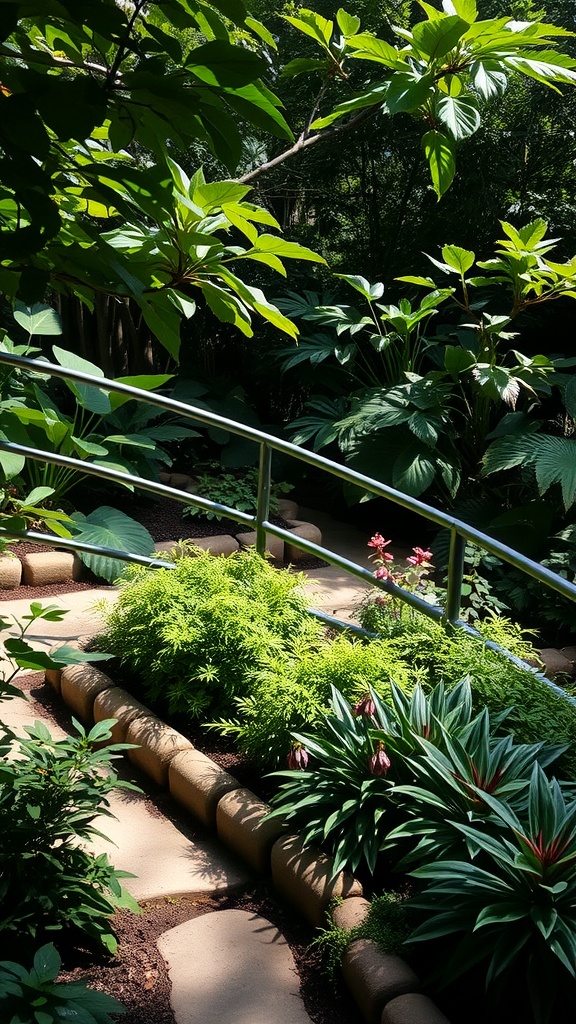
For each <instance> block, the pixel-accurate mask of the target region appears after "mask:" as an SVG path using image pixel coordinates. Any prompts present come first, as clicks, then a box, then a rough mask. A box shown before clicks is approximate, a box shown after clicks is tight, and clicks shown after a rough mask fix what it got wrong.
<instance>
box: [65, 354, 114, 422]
mask: <svg viewBox="0 0 576 1024" xmlns="http://www.w3.org/2000/svg"><path fill="white" fill-rule="evenodd" d="M52 351H53V353H54V358H55V359H56V362H58V363H60V366H64V367H66V369H69V370H79V371H80V372H81V373H89V374H90V375H91V376H92V377H103V376H104V373H103V371H102V370H101V369H100V367H99V366H95V365H94V363H90V362H89V361H88V360H87V359H82V358H81V357H80V356H77V355H76V354H75V353H74V352H66V351H65V349H63V348H59V347H58V346H57V345H54V346H53V348H52ZM66 384H67V386H68V387H69V388H70V391H71V392H72V394H73V395H74V396H75V398H76V401H77V402H78V404H79V405H81V406H82V408H83V409H87V410H88V411H89V412H93V413H96V415H98V416H105V415H106V413H108V412H110V411H111V408H112V406H111V404H110V397H109V395H108V392H107V391H101V390H100V389H99V388H95V387H93V386H92V385H91V384H81V383H79V382H78V381H73V380H66Z"/></svg>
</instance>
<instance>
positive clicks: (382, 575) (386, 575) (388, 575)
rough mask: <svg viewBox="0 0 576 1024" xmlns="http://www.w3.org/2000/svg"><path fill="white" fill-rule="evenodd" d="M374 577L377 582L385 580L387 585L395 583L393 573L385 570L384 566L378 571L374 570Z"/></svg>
mask: <svg viewBox="0 0 576 1024" xmlns="http://www.w3.org/2000/svg"><path fill="white" fill-rule="evenodd" d="M374 575H375V577H376V579H377V580H387V581H388V583H396V579H395V577H394V573H393V572H390V569H387V568H386V566H385V565H381V566H380V568H379V569H376V572H375V573H374Z"/></svg>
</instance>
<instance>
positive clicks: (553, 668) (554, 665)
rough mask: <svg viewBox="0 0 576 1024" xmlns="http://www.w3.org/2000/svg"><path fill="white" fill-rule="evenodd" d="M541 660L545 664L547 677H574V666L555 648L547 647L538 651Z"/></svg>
mask: <svg viewBox="0 0 576 1024" xmlns="http://www.w3.org/2000/svg"><path fill="white" fill-rule="evenodd" d="M538 654H539V655H540V659H541V660H542V661H543V662H544V673H545V675H547V676H557V675H560V674H561V673H562V674H565V675H572V673H573V671H574V666H573V664H572V662H571V661H569V660H568V658H567V657H566V656H565V655H564V654H561V653H560V651H557V650H556V648H555V647H545V648H544V649H543V650H541V651H538Z"/></svg>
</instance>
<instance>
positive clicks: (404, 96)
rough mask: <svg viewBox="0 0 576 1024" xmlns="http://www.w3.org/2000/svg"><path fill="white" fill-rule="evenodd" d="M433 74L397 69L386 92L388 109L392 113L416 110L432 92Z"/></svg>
mask: <svg viewBox="0 0 576 1024" xmlns="http://www.w3.org/2000/svg"><path fill="white" fill-rule="evenodd" d="M432 87H433V79H432V76H431V75H424V76H422V75H415V74H413V73H411V72H408V71H396V72H395V74H394V75H392V78H391V79H390V84H389V86H388V91H387V93H386V109H387V110H388V112H389V113H390V114H399V113H400V112H401V111H403V110H416V109H417V108H418V107H421V106H422V105H423V104H424V103H425V102H426V100H427V99H428V97H429V96H430V95H431V93H432Z"/></svg>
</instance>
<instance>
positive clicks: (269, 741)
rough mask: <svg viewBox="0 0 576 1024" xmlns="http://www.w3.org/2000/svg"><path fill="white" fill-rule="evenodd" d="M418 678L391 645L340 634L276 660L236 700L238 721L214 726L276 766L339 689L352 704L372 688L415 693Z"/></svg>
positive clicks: (319, 718)
mask: <svg viewBox="0 0 576 1024" xmlns="http://www.w3.org/2000/svg"><path fill="white" fill-rule="evenodd" d="M414 676H415V674H414V673H411V672H410V671H409V669H408V666H407V665H406V664H405V662H403V661H402V660H401V659H400V658H398V656H397V654H396V652H395V650H394V648H393V646H392V645H391V644H390V643H388V642H386V641H380V640H373V641H371V642H369V643H364V642H362V641H359V640H350V639H349V638H348V637H346V636H338V637H336V638H335V639H334V640H324V641H323V642H322V643H321V644H320V646H318V647H317V649H312V650H310V648H309V647H305V646H304V645H303V644H299V645H298V649H296V650H295V651H294V652H293V656H292V657H290V658H276V659H274V660H273V661H272V662H271V663H270V664H269V665H268V666H267V667H266V668H265V669H263V671H262V672H260V673H259V675H258V677H257V679H256V681H255V683H254V686H253V688H252V692H251V693H250V694H249V695H248V696H246V697H240V698H237V699H236V700H235V705H236V718H235V720H226V721H221V722H218V723H214V726H213V727H214V728H216V729H218V730H219V731H220V732H222V733H224V734H228V735H232V736H233V737H234V740H235V743H236V745H237V747H238V749H239V750H240V751H241V752H242V753H244V754H247V755H248V756H249V757H250V758H252V759H254V760H255V761H256V762H258V763H260V764H262V765H264V766H265V767H270V768H274V767H276V766H277V765H278V764H279V763H281V762H282V761H283V760H284V758H285V757H286V754H287V753H288V750H289V749H290V736H291V733H293V732H301V731H302V730H314V729H316V728H317V727H318V726H319V725H320V724H321V722H322V719H323V717H324V715H325V714H327V713H328V712H329V710H330V696H331V691H332V689H333V688H334V689H336V690H339V691H340V692H341V693H343V695H344V696H345V697H346V698H347V699H348V700H351V701H357V700H359V699H360V698H361V697H362V696H363V695H364V694H365V693H367V691H368V690H370V689H371V688H372V689H374V690H376V691H377V693H379V694H380V695H381V696H382V697H387V696H389V694H390V683H391V682H393V681H394V682H396V683H397V684H398V685H399V686H401V687H402V688H403V689H404V690H406V691H409V690H410V689H411V687H412V685H413V683H414Z"/></svg>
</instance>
